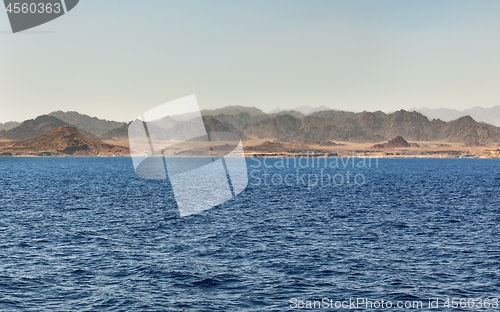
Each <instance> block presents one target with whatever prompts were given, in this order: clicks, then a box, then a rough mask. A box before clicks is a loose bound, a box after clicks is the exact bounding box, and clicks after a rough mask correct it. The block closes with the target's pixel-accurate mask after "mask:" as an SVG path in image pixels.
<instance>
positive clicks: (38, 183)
mask: <svg viewBox="0 0 500 312" xmlns="http://www.w3.org/2000/svg"><path fill="white" fill-rule="evenodd" d="M279 161H280V159H266V160H265V162H264V160H263V159H258V160H255V159H248V160H247V164H248V171H249V185H248V187H247V188H246V189H245V190H244V191H243V192H242V193H241V194H239V195H238V196H236V197H235V198H234V199H232V200H230V201H228V202H226V203H224V204H222V205H220V206H217V207H214V208H212V209H210V210H206V211H204V212H202V213H201V214H197V215H191V216H188V217H184V218H180V217H179V214H178V211H177V208H176V206H175V201H174V195H173V193H172V190H171V188H170V187H169V185H168V182H167V181H154V180H143V179H140V178H138V177H136V175H135V173H134V170H133V167H132V161H131V159H129V158H50V157H48V158H11V157H1V158H0V185H1V191H0V194H1V198H0V311H288V310H294V309H292V307H291V306H293V304H292V305H291V300H292V302H298V301H299V300H301V301H303V303H304V304H305V303H307V301H309V302H312V301H321V300H322V299H323V298H328V299H332V302H335V301H338V302H347V301H348V300H350V299H352V300H356V299H359V298H368V299H371V300H379V299H383V300H386V301H387V300H389V301H391V302H393V303H394V304H396V302H413V301H422V302H423V308H422V309H420V310H429V309H428V306H427V305H428V299H430V298H432V299H439V308H438V309H434V310H436V311H450V310H463V311H470V310H484V309H482V308H474V309H471V308H460V307H458V308H457V309H448V308H445V307H444V303H445V300H446V299H447V298H458V299H460V298H464V299H465V298H481V299H482V300H484V299H492V298H499V297H500V161H499V160H487V159H484V160H483V159H380V160H378V162H377V163H376V165H375V164H373V163H372V165H371V166H363V165H360V164H359V163H355V165H353V166H351V165H350V164H348V165H347V166H344V165H343V164H342V163H340V164H339V166H337V167H334V168H332V167H330V166H328V167H327V168H324V167H321V166H320V168H318V167H313V166H312V165H310V164H309V165H307V166H304V167H298V166H297V164H295V165H288V166H282V164H281V165H280V164H279V163H278V162H279ZM352 161H353V163H354V161H355V160H352ZM322 170H323V171H322ZM287 174H290V176H289V177H290V179H289V180H288V181H289V183H285V182H283V180H282V179H283V178H284V177H286V175H287ZM297 174H299V175H303V174H306V175H309V176H305V178H304V177H299V178H297V179H293V177H294V175H297ZM321 174H323V175H325V174H329V175H330V176H331V177H335V178H336V179H337V180H336V182H335V183H330V184H326V183H316V184H314V181H316V180H315V178H317V177H320V176H321ZM335 175H336V176H335ZM355 177H357V178H356V179H357V180H354V178H355ZM304 179H305V181H307V180H308V179H309V180H310V181H309V183H307V184H304V183H302V181H304ZM280 181H281V183H280ZM193 183H196V181H193ZM293 300H296V301H293ZM475 302H476V307H477V304H478V302H479V301H475ZM304 310H307V309H304ZM316 310H321V309H316ZM323 310H343V309H335V308H334V307H330V308H328V309H323ZM344 310H345V309H344ZM361 310H362V309H361ZM369 310H372V311H382V309H377V308H372V309H369ZM393 310H397V309H393ZM489 310H500V308H496V309H494V308H492V307H490V308H489Z"/></svg>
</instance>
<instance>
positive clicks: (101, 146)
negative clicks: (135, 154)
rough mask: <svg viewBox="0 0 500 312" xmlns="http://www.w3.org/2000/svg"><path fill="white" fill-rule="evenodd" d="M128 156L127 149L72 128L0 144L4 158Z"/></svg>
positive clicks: (0, 153) (62, 128)
mask: <svg viewBox="0 0 500 312" xmlns="http://www.w3.org/2000/svg"><path fill="white" fill-rule="evenodd" d="M129 154H130V152H129V149H128V148H126V147H121V146H116V145H112V144H107V143H104V142H102V141H99V140H97V139H95V138H92V137H88V136H85V135H83V134H82V133H80V132H79V131H78V129H76V128H75V127H73V126H62V127H59V128H56V129H53V130H51V131H49V132H48V133H45V134H43V135H42V136H39V137H37V138H34V139H28V140H23V141H14V142H3V143H0V155H4V156H6V155H36V156H70V155H71V156H105V155H123V156H126V155H129Z"/></svg>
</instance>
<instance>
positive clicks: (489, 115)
mask: <svg viewBox="0 0 500 312" xmlns="http://www.w3.org/2000/svg"><path fill="white" fill-rule="evenodd" d="M411 110H412V111H416V112H419V113H421V114H423V115H424V116H427V117H428V118H430V119H441V120H443V121H451V120H455V119H458V118H460V117H464V116H470V117H472V118H473V119H474V120H476V121H479V122H485V123H487V124H490V125H494V126H497V127H500V105H497V106H493V107H489V108H484V107H480V106H476V107H473V108H469V109H466V110H463V111H460V110H456V109H450V108H428V107H423V108H418V109H417V108H413V109H411Z"/></svg>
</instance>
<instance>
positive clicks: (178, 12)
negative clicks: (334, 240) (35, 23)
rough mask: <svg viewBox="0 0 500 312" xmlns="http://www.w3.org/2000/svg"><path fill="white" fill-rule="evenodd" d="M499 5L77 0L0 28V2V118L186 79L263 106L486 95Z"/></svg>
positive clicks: (143, 100)
mask: <svg viewBox="0 0 500 312" xmlns="http://www.w3.org/2000/svg"><path fill="white" fill-rule="evenodd" d="M499 17H500V1H498V0H492V1H481V0H471V1H460V0H450V1H439V0H423V1H416V0H414V1H403V0H391V1H387V0H385V1H384V0H366V1H353V0H349V1H347V0H346V1H333V0H331V1H330V0H324V1H315V0H304V1H293V0H283V1H272V0H267V1H264V0H261V1H232V0H231V1H230V0H227V1H209V0H203V1H187V0H182V1H180V0H179V1H166V0H148V1H125V0H82V1H80V3H79V5H78V6H77V7H75V8H74V9H73V10H72V11H71V12H69V13H68V14H66V15H65V16H62V17H61V18H58V19H56V20H54V21H52V22H49V23H47V24H45V25H42V26H39V27H37V28H34V29H32V30H31V31H27V32H24V33H18V34H12V33H10V25H9V23H8V18H7V14H6V13H5V12H0V108H1V111H0V122H4V121H9V120H18V121H21V120H24V119H27V118H33V117H35V116H37V115H40V114H43V113H48V112H51V111H53V110H65V111H66V110H77V111H79V112H82V113H86V114H89V115H93V116H97V117H101V118H108V119H115V120H123V121H125V120H130V119H132V118H134V117H136V116H137V115H139V114H140V113H142V112H143V111H145V110H147V109H149V108H152V107H154V106H157V105H159V104H162V103H164V102H167V101H169V100H173V99H176V98H179V97H182V96H186V95H189V94H193V93H194V94H196V95H197V98H198V101H199V103H200V106H201V107H202V108H215V107H220V106H226V105H245V106H256V107H258V108H260V109H263V110H265V111H269V110H272V109H273V108H275V107H280V108H282V109H283V108H291V107H295V106H299V105H311V106H319V105H325V106H328V107H331V108H336V109H343V110H355V111H361V110H372V111H373V110H379V109H380V110H384V111H393V110H396V109H400V108H406V109H409V108H412V107H423V106H428V107H436V108H437V107H448V108H457V109H465V108H469V107H472V106H477V105H479V106H484V107H489V106H493V105H499V104H500V18H499Z"/></svg>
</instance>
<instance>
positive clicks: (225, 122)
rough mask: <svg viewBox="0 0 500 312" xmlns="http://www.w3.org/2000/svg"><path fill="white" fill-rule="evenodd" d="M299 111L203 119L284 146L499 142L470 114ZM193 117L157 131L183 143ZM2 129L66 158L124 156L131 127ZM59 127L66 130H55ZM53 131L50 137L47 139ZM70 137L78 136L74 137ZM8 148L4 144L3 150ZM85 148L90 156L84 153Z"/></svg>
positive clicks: (47, 124) (38, 122)
mask: <svg viewBox="0 0 500 312" xmlns="http://www.w3.org/2000/svg"><path fill="white" fill-rule="evenodd" d="M300 110H301V111H298V110H289V111H283V110H279V111H278V110H276V111H274V112H272V113H265V112H263V111H261V110H259V109H257V108H255V107H242V106H228V107H224V108H219V109H214V110H203V111H202V116H203V119H204V123H205V128H206V129H207V131H209V132H211V131H223V132H232V133H236V134H238V135H239V136H240V137H242V138H243V139H244V140H247V141H248V140H250V141H251V140H253V139H272V140H277V141H280V142H305V143H307V142H316V143H321V142H323V143H325V142H326V143H328V142H330V143H331V142H333V141H341V142H359V143H365V142H371V143H379V142H384V141H388V140H391V139H393V138H395V137H398V136H401V137H403V138H405V139H406V140H411V141H419V142H422V141H428V142H431V141H438V142H454V143H461V144H464V145H465V146H481V145H492V144H499V143H500V128H499V127H497V126H494V125H490V124H487V123H483V122H477V121H476V120H474V118H471V117H470V116H464V117H459V118H457V119H453V120H451V121H445V120H443V119H450V118H452V117H449V116H458V115H460V114H463V113H464V112H460V114H459V111H454V112H448V111H445V110H425V111H426V112H427V113H428V114H431V113H432V114H447V115H446V116H448V117H447V118H444V117H443V116H441V117H442V118H440V119H429V118H428V117H426V116H424V115H423V114H421V113H419V112H416V111H405V110H400V111H397V112H394V113H390V114H387V113H384V112H381V111H376V112H347V111H336V110H326V111H314V109H310V108H307V107H306V108H304V107H303V108H302V109H300ZM496 110H499V111H500V106H498V107H493V108H491V109H482V108H474V109H471V110H469V111H470V112H472V113H474V114H475V115H476V116H479V117H481V116H482V117H485V116H486V115H488V117H489V118H490V119H494V118H495V117H494V112H495V111H496ZM429 112H430V113H429ZM447 112H448V113H449V114H448V113H447ZM487 112H489V113H487ZM305 113H307V114H305ZM453 114H455V115H453ZM192 117H193V116H191V115H189V114H187V115H178V116H172V117H165V118H163V119H161V120H158V121H156V123H158V124H157V127H158V129H160V127H164V126H165V125H168V127H169V128H170V130H169V131H168V133H162V136H163V137H162V138H165V139H175V140H182V138H184V137H187V136H188V134H189V132H190V131H192V128H191V125H190V120H191V118H192ZM68 127H70V128H68ZM0 129H1V130H0V140H2V141H4V142H5V141H8V142H17V143H15V144H10V145H8V144H7V145H8V146H10V148H14V149H17V150H20V151H22V150H23V148H22V146H24V150H32V151H34V150H36V149H37V148H42V146H43V144H46V145H47V146H52V147H53V148H56V149H55V150H52V151H50V148H49V149H48V150H47V151H46V152H47V153H50V154H53V155H58V153H63V154H64V152H62V151H68V149H66V148H65V149H62V150H60V149H57V148H60V147H61V146H63V145H65V144H66V145H67V148H70V149H69V150H71V148H73V149H76V150H78V151H80V152H79V153H83V154H85V153H88V154H89V155H94V154H106V153H111V151H118V150H119V151H120V153H123V151H124V149H119V148H118V147H116V145H113V144H117V145H122V146H125V145H127V138H128V123H123V122H116V121H110V120H102V119H98V118H95V117H90V116H87V115H83V114H79V113H77V112H61V111H57V112H52V113H50V114H48V115H42V116H39V117H37V118H35V119H30V120H26V121H24V122H23V123H21V124H18V123H8V125H7V123H6V124H3V125H2V128H0ZM55 129H66V130H64V131H55V132H54V130H55ZM68 129H74V130H71V131H70V130H68ZM149 131H155V122H153V123H151V128H150V129H149ZM158 132H160V131H158ZM48 133H50V136H48V137H45V135H47V134H48ZM62 134H64V138H61V140H62V141H61V140H56V141H58V142H59V143H57V144H56V143H54V142H55V141H54V142H52V141H51V140H55V139H56V136H57V135H62ZM70 137H73V138H72V139H70ZM40 138H43V139H40ZM30 140H31V141H30ZM33 140H35V141H33ZM65 140H66V141H65ZM72 140H73V141H74V142H76V141H78V142H80V143H81V144H80V145H81V146H79V147H75V146H73V145H71V144H69V143H68V142H70V141H71V142H73V141H72ZM103 141H106V142H107V143H104V142H103ZM40 142H45V143H43V144H41V143H40ZM50 142H52V143H50ZM64 142H66V143H64ZM82 142H83V143H82ZM118 142H120V143H118ZM323 143H321V144H323ZM51 144H52V145H51ZM106 144H108V145H109V146H108V145H106ZM110 144H111V145H110ZM7 145H4V149H5V146H7ZM77 145H78V144H77ZM113 146H114V147H113ZM85 150H87V152H84V151H85Z"/></svg>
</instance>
